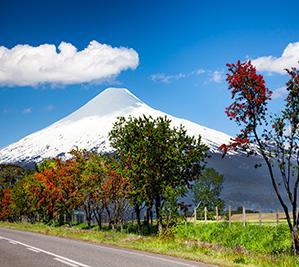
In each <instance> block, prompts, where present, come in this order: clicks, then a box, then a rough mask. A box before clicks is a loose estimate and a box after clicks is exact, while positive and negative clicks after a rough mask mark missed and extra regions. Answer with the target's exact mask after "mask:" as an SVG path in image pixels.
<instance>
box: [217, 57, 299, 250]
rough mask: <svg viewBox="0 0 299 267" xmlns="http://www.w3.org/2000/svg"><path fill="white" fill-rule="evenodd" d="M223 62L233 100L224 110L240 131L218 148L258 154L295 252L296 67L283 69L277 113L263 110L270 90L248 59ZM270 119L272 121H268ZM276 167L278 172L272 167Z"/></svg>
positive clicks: (298, 181)
mask: <svg viewBox="0 0 299 267" xmlns="http://www.w3.org/2000/svg"><path fill="white" fill-rule="evenodd" d="M227 66H228V71H229V73H228V74H227V79H226V80H227V82H228V84H229V90H231V93H232V99H233V103H232V104H231V105H230V106H229V107H227V108H226V114H227V116H228V117H229V118H230V119H231V120H234V121H235V122H236V124H237V125H238V126H239V128H240V129H241V132H240V134H239V135H237V137H236V138H234V139H232V141H231V143H230V144H223V145H221V147H220V148H221V149H222V150H223V151H224V155H225V154H226V153H227V152H228V151H230V150H237V149H243V150H245V151H247V153H249V154H259V155H261V156H262V158H263V159H264V162H265V164H266V166H267V169H268V171H269V176H270V178H271V182H272V185H273V188H274V191H275V193H276V196H277V198H278V200H279V202H280V204H281V206H282V208H283V210H284V213H285V216H286V219H287V223H288V226H289V229H290V232H291V235H292V241H293V250H294V253H298V252H299V238H298V225H299V216H298V213H297V206H298V204H297V202H298V200H297V198H298V197H297V194H298V185H299V71H298V70H297V69H296V68H292V69H291V70H288V69H287V70H286V71H287V73H288V74H289V75H290V79H289V81H288V82H287V84H286V85H287V91H288V96H287V98H286V103H285V107H284V109H283V110H282V112H281V113H280V114H279V115H275V116H272V115H270V114H268V110H267V105H268V102H269V100H271V94H272V92H271V91H270V90H269V89H268V88H267V87H266V85H265V81H264V79H263V76H262V75H259V74H257V73H256V69H255V67H254V66H253V65H252V64H251V62H250V61H246V62H244V63H241V62H240V61H238V62H237V63H236V64H227ZM270 121H271V122H272V125H269V122H270ZM271 126H272V127H271ZM276 167H278V169H279V172H278V173H277V172H275V171H274V169H275V168H276ZM290 208H291V210H289V209H290ZM289 211H291V212H292V218H291V216H290V215H289Z"/></svg>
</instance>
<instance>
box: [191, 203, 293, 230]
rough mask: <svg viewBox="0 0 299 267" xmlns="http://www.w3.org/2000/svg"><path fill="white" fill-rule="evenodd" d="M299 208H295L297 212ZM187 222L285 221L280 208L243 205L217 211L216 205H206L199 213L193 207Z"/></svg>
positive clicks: (264, 222)
mask: <svg viewBox="0 0 299 267" xmlns="http://www.w3.org/2000/svg"><path fill="white" fill-rule="evenodd" d="M298 212H299V209H297V214H298ZM289 216H290V218H292V217H293V215H292V213H290V214H289ZM187 222H189V223H190V222H193V224H194V226H196V225H197V223H210V222H228V224H229V225H231V224H232V223H234V222H238V223H242V225H243V227H246V225H248V224H258V225H260V226H262V225H279V224H285V223H287V220H286V215H285V213H284V212H282V211H281V210H280V209H276V211H272V212H270V211H263V210H262V209H261V210H259V211H252V210H249V209H246V207H245V206H242V207H240V208H238V209H237V210H232V208H231V206H229V207H228V209H227V210H226V211H224V212H223V211H222V212H221V213H220V212H219V209H218V207H215V209H213V210H208V209H207V208H206V207H205V208H204V209H203V210H202V212H201V213H200V214H199V212H198V209H194V211H193V214H192V217H188V219H187Z"/></svg>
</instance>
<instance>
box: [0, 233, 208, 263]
mask: <svg viewBox="0 0 299 267" xmlns="http://www.w3.org/2000/svg"><path fill="white" fill-rule="evenodd" d="M0 266H1V267H50V266H51V267H68V266H72V267H139V266H142V267H193V266H201V267H211V266H212V265H206V264H201V263H197V262H192V261H184V260H179V259H177V258H174V257H168V256H160V255H156V254H151V253H146V252H139V251H136V250H129V249H122V248H116V247H111V246H104V245H96V244H93V243H88V242H83V241H77V240H72V239H67V238H60V237H54V236H47V235H41V234H36V233H30V232H23V231H17V230H11V229H5V228H0Z"/></svg>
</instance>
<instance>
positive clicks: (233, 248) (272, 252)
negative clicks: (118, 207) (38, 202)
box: [0, 222, 299, 267]
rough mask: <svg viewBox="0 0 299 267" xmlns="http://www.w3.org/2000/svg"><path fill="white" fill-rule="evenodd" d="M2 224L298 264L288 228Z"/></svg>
mask: <svg viewBox="0 0 299 267" xmlns="http://www.w3.org/2000/svg"><path fill="white" fill-rule="evenodd" d="M0 226H1V227H8V228H14V229H19V230H25V231H31V232H38V233H42V234H48V235H55V236H61V237H68V238H74V239H80V240H84V241H90V242H96V243H101V244H109V245H116V246H119V247H126V248H132V249H137V250H143V251H148V252H154V253H159V254H165V255H171V256H176V257H181V258H185V259H190V260H195V261H202V262H206V263H211V264H216V265H220V266H265V267H266V266H267V267H268V266H281V267H290V266H299V257H294V256H292V255H291V254H290V248H291V242H290V237H289V233H288V231H287V228H286V227H285V226H284V225H281V226H279V227H273V226H263V227H262V228H260V227H259V226H256V225H249V226H248V227H246V228H243V227H242V226H241V224H240V223H233V224H232V226H231V227H228V224H227V223H209V224H207V225H204V224H199V225H198V226H197V227H194V226H193V225H192V224H189V225H179V226H177V227H175V228H173V229H172V230H171V231H169V232H168V233H166V234H165V235H163V236H157V235H148V236H141V235H138V234H134V233H130V232H133V231H134V229H135V228H134V227H133V226H130V227H129V228H127V229H126V230H125V231H124V232H119V231H111V230H109V231H108V230H104V231H98V230H97V229H96V228H94V229H91V230H87V229H84V228H85V225H78V226H74V227H66V226H60V227H55V226H49V225H44V224H29V223H7V222H0Z"/></svg>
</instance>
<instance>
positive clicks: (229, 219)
mask: <svg viewBox="0 0 299 267" xmlns="http://www.w3.org/2000/svg"><path fill="white" fill-rule="evenodd" d="M231 224H232V207H231V206H228V225H229V226H231Z"/></svg>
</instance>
